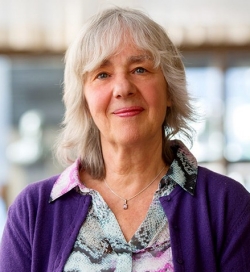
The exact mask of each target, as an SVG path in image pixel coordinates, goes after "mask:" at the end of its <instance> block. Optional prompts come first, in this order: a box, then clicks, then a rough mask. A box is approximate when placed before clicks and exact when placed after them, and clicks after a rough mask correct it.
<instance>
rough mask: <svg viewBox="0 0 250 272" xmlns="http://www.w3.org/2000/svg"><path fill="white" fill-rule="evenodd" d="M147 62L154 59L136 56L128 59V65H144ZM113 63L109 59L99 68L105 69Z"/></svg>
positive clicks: (146, 56) (148, 56)
mask: <svg viewBox="0 0 250 272" xmlns="http://www.w3.org/2000/svg"><path fill="white" fill-rule="evenodd" d="M145 60H152V57H151V56H150V55H136V56H131V57H129V58H128V64H134V63H142V62H144V61H145ZM110 65H111V61H110V60H109V59H104V60H103V61H102V62H101V64H100V66H99V68H103V67H106V66H110Z"/></svg>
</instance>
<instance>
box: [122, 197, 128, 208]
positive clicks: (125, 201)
mask: <svg viewBox="0 0 250 272" xmlns="http://www.w3.org/2000/svg"><path fill="white" fill-rule="evenodd" d="M123 209H124V210H127V209H128V204H127V199H125V200H124V204H123Z"/></svg>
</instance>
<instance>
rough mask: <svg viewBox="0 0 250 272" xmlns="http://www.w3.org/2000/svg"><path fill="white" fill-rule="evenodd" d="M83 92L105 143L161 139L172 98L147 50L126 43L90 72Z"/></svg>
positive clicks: (161, 74)
mask: <svg viewBox="0 0 250 272" xmlns="http://www.w3.org/2000/svg"><path fill="white" fill-rule="evenodd" d="M84 92H85V97H86V101H87V104H88V107H89V111H90V114H91V116H92V118H93V120H94V122H95V124H96V126H97V127H98V129H99V130H100V136H101V142H102V145H105V144H106V143H111V144H117V145H126V146H128V145H133V144H136V143H145V144H148V143H149V142H148V141H152V140H160V141H161V137H162V123H163V121H164V118H165V115H166V110H167V106H170V100H169V99H168V95H167V84H166V81H165V78H164V76H163V73H162V71H161V69H160V68H154V62H153V60H152V57H151V56H150V55H149V54H148V53H147V52H145V51H142V50H139V49H138V48H136V47H134V46H131V45H127V46H124V47H123V49H122V50H121V51H119V53H117V54H114V55H113V56H111V57H110V58H108V59H105V60H104V61H103V62H102V63H101V65H100V66H99V67H97V68H96V69H95V70H94V71H92V72H89V73H87V75H86V77H85V81H84Z"/></svg>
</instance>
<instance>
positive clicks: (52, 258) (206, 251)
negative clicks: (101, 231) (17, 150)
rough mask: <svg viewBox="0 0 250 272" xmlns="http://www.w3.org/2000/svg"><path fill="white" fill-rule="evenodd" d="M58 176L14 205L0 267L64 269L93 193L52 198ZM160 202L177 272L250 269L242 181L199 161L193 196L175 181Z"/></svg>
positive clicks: (249, 223) (249, 221)
mask: <svg viewBox="0 0 250 272" xmlns="http://www.w3.org/2000/svg"><path fill="white" fill-rule="evenodd" d="M56 179H57V177H52V178H50V179H47V180H44V181H42V182H37V183H33V184H31V185H29V186H28V187H27V188H26V189H25V190H24V191H23V192H22V193H21V194H20V195H19V196H18V197H17V199H16V200H15V202H14V203H13V205H12V206H11V207H10V209H9V214H8V221H7V224H6V227H5V231H4V234H3V238H2V242H1V247H0V271H1V272H15V271H18V272H28V271H34V272H45V271H48V272H56V271H57V272H59V271H62V270H63V267H64V264H65V262H66V260H67V258H68V256H69V254H70V252H71V250H72V247H73V245H74V242H75V239H76V237H77V234H78V231H79V229H80V227H81V225H82V223H83V221H84V220H85V218H86V215H87V212H88V208H89V205H90V204H91V197H90V196H82V195H80V194H78V193H77V192H76V191H75V190H71V191H70V192H69V193H67V194H65V195H64V196H62V197H60V198H59V199H58V200H57V201H55V202H52V203H49V196H50V192H51V189H52V186H53V184H54V182H55V180H56ZM161 204H162V206H163V208H164V211H165V213H166V215H167V218H168V221H169V228H170V236H171V246H172V253H173V262H174V269H175V272H179V271H188V272H214V271H220V272H223V271H224V272H232V271H237V272H239V271H240V272H249V271H250V194H249V193H248V192H247V191H246V190H245V189H244V188H243V186H242V185H240V184H239V183H237V182H235V181H233V180H231V179H229V178H227V177H225V176H222V175H219V174H216V173H214V172H212V171H210V170H207V169H205V168H202V167H199V170H198V179H197V187H196V192H195V195H194V196H192V195H190V194H189V193H187V192H186V191H185V190H183V189H182V188H181V187H180V186H177V187H176V188H175V189H174V191H173V192H172V193H171V194H170V195H169V196H166V197H162V198H161Z"/></svg>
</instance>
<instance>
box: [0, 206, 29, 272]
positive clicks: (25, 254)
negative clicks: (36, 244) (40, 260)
mask: <svg viewBox="0 0 250 272" xmlns="http://www.w3.org/2000/svg"><path fill="white" fill-rule="evenodd" d="M22 210H23V209H22V205H21V203H20V201H15V202H14V203H13V205H12V206H11V207H10V208H9V211H8V219H7V222H6V225H5V229H4V232H3V236H2V241H1V246H0V271H1V272H9V271H20V272H25V271H31V246H30V241H29V239H30V237H29V234H28V228H27V227H28V221H29V219H28V214H25V213H23V211H22Z"/></svg>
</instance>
